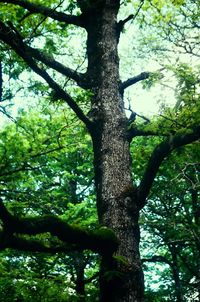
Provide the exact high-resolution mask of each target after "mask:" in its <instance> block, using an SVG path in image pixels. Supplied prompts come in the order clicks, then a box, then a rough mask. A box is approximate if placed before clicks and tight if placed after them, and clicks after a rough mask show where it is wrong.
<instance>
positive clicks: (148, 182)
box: [138, 126, 200, 208]
mask: <svg viewBox="0 0 200 302" xmlns="http://www.w3.org/2000/svg"><path fill="white" fill-rule="evenodd" d="M198 139H200V126H197V127H195V128H193V129H191V130H190V132H188V133H186V134H184V135H181V134H179V135H178V134H177V135H175V136H169V137H168V138H167V139H166V140H165V141H163V142H162V143H160V144H159V145H158V146H157V147H156V148H155V149H154V151H153V153H152V155H151V158H150V160H149V162H148V165H147V168H146V171H145V173H144V176H143V178H142V180H141V183H140V185H139V187H138V202H139V207H140V208H143V207H144V205H145V201H146V198H147V196H148V194H149V191H150V189H151V186H152V183H153V181H154V179H155V176H156V174H157V172H158V169H159V167H160V165H161V164H162V162H163V160H164V159H165V158H166V157H167V156H168V155H169V154H170V153H171V152H172V151H173V150H174V149H176V148H178V147H181V146H184V145H187V144H190V143H192V142H195V141H197V140H198Z"/></svg>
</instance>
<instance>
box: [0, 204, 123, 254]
mask: <svg viewBox="0 0 200 302" xmlns="http://www.w3.org/2000/svg"><path fill="white" fill-rule="evenodd" d="M0 219H1V220H2V222H3V225H4V230H5V231H7V232H8V233H9V234H13V233H14V234H24V235H29V236H31V235H37V234H42V233H50V234H51V235H52V236H56V237H57V238H58V239H59V240H61V241H63V242H65V243H67V244H70V245H73V246H75V247H76V249H77V250H84V249H90V250H92V251H93V252H97V253H100V254H110V255H111V254H113V252H114V251H115V250H116V249H117V247H118V240H117V238H116V236H115V234H114V233H113V231H112V230H110V229H108V228H99V229H98V230H94V231H92V230H86V229H84V228H82V227H77V226H72V225H69V224H68V223H67V222H65V221H63V220H62V219H60V218H59V217H56V216H44V217H33V218H31V217H30V218H18V217H16V216H13V215H12V214H11V213H10V212H8V210H7V209H6V207H5V206H4V204H3V202H2V200H1V199H0Z"/></svg>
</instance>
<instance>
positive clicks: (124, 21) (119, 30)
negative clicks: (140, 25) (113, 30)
mask: <svg viewBox="0 0 200 302" xmlns="http://www.w3.org/2000/svg"><path fill="white" fill-rule="evenodd" d="M143 4H144V0H141V1H140V5H139V6H138V8H137V10H136V12H135V14H131V15H130V16H128V17H127V18H125V19H124V20H120V21H119V22H118V24H117V26H118V32H119V34H120V32H121V31H122V30H123V28H124V25H125V24H126V23H127V22H128V21H130V20H131V21H133V20H135V19H136V17H137V16H138V14H139V12H140V10H141V8H142V6H143Z"/></svg>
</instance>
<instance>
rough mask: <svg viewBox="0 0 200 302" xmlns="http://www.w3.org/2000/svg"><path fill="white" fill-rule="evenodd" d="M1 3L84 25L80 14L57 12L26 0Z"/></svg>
mask: <svg viewBox="0 0 200 302" xmlns="http://www.w3.org/2000/svg"><path fill="white" fill-rule="evenodd" d="M0 3H12V4H16V5H19V6H21V7H23V8H25V9H27V10H28V11H29V12H31V13H35V14H42V15H43V16H45V17H50V18H52V19H54V20H57V21H60V22H65V23H67V24H74V25H77V26H81V27H84V26H83V23H82V21H81V17H80V16H73V15H68V14H65V13H62V12H57V11H56V10H54V9H51V8H48V7H46V6H43V5H38V4H35V3H32V2H29V1H26V0H6V1H2V0H0Z"/></svg>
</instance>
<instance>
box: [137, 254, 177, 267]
mask: <svg viewBox="0 0 200 302" xmlns="http://www.w3.org/2000/svg"><path fill="white" fill-rule="evenodd" d="M144 262H163V263H166V264H168V265H169V266H170V267H171V266H172V263H171V261H169V260H168V259H167V258H165V257H163V256H159V255H155V256H153V257H151V258H143V259H142V263H144Z"/></svg>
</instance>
